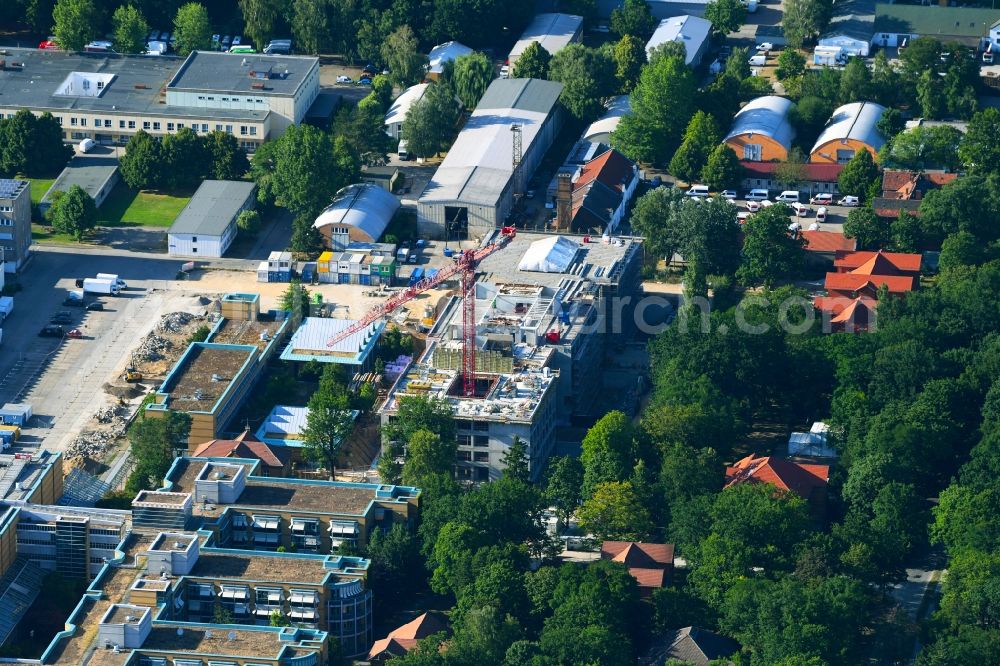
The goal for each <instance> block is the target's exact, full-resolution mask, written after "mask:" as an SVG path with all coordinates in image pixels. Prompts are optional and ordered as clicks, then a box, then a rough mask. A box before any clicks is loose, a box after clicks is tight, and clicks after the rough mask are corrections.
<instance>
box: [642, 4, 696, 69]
mask: <svg viewBox="0 0 1000 666" xmlns="http://www.w3.org/2000/svg"><path fill="white" fill-rule="evenodd" d="M711 34H712V22H711V21H707V20H705V19H703V18H698V17H697V16H690V15H686V14H685V15H682V16H675V17H672V18H667V19H663V20H662V21H660V25H658V26H657V28H656V30H655V31H654V32H653V36H652V37H650V38H649V41H648V42H646V53H647V54H652V52H653V50H654V49H656V48H657V47H658V46H660V45H661V44H666V43H668V42H677V43H680V44H683V45H684V52H685V56H684V58H685V59H684V62H685V64H687V65H689V66H690V67H697V66H698V65H700V64H701V59H702V57H703V56H704V55H705V51H706V50H707V49H708V46H709V36H710V35H711Z"/></svg>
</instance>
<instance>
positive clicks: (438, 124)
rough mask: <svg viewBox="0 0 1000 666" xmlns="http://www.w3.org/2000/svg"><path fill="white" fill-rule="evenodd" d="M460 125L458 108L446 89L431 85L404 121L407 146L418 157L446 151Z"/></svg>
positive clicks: (413, 105)
mask: <svg viewBox="0 0 1000 666" xmlns="http://www.w3.org/2000/svg"><path fill="white" fill-rule="evenodd" d="M457 123H458V105H457V104H456V103H455V99H454V98H453V97H452V95H451V92H450V91H449V90H448V88H447V87H445V86H443V85H440V84H431V85H430V86H428V88H427V91H426V92H425V93H424V96H423V97H421V98H420V99H419V100H417V101H416V102H414V103H413V104H412V105H411V106H410V110H409V111H407V112H406V118H404V119H403V136H405V137H406V147H407V149H408V150H409V151H410V152H412V153H413V154H415V155H417V156H419V157H430V156H431V155H436V154H437V153H439V152H441V151H442V150H447V149H448V147H449V146H450V145H451V140H452V138H453V137H454V135H455V125H456V124H457Z"/></svg>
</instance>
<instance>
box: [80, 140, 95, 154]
mask: <svg viewBox="0 0 1000 666" xmlns="http://www.w3.org/2000/svg"><path fill="white" fill-rule="evenodd" d="M96 145H97V144H96V143H95V142H94V140H93V139H84V140H83V141H81V142H80V143H79V144H78V145H77V148H79V149H80V152H81V153H89V152H90V151H91V150H93V149H94V146H96Z"/></svg>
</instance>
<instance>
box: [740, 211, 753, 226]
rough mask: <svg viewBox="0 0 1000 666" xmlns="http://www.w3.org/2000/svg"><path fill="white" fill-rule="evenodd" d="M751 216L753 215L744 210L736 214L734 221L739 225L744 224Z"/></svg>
mask: <svg viewBox="0 0 1000 666" xmlns="http://www.w3.org/2000/svg"><path fill="white" fill-rule="evenodd" d="M751 215H753V213H751V212H749V211H746V210H741V211H740V212H738V213H736V221H737V222H738V223H739V224H746V221H747V219H748V218H749V217H750V216H751Z"/></svg>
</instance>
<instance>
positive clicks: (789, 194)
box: [774, 190, 799, 203]
mask: <svg viewBox="0 0 1000 666" xmlns="http://www.w3.org/2000/svg"><path fill="white" fill-rule="evenodd" d="M774 200H775V201H780V202H781V203H799V191H798V190H785V191H784V192H782V193H781V194H779V195H778V196H777V197H775V199H774Z"/></svg>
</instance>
